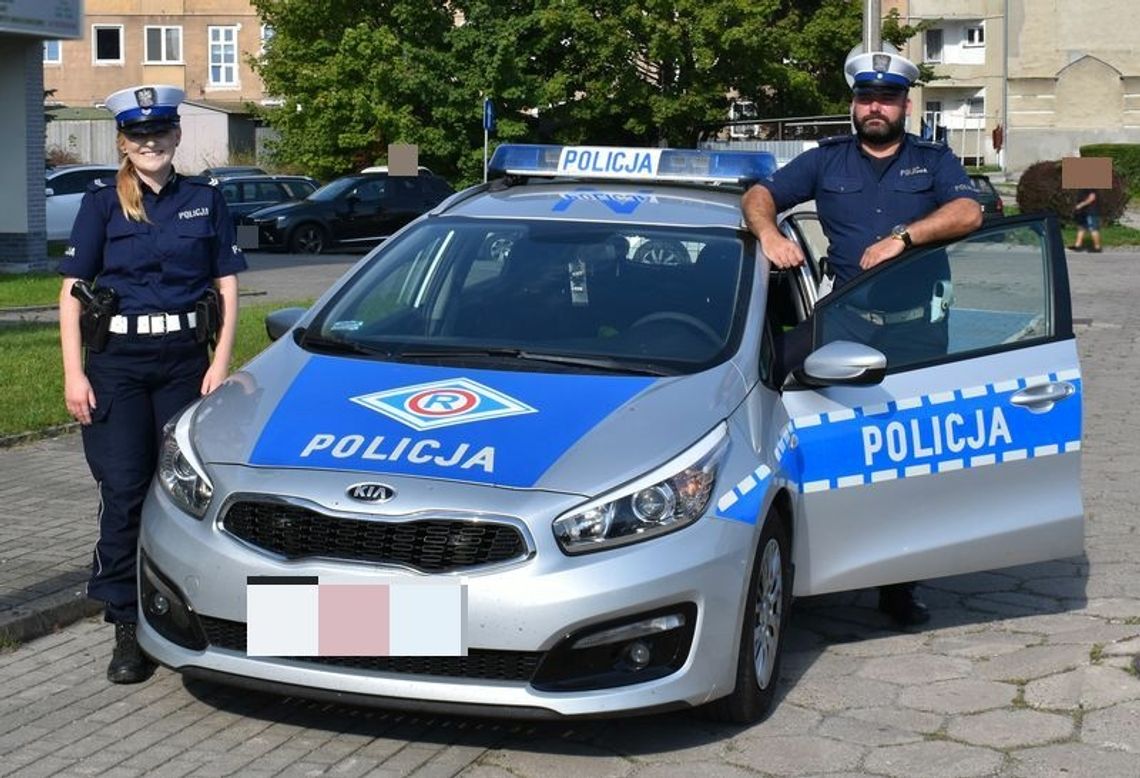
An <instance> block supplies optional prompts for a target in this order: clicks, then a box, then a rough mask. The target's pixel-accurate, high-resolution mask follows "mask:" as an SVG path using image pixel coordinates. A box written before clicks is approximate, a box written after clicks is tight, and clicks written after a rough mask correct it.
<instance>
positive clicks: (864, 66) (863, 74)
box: [843, 43, 918, 89]
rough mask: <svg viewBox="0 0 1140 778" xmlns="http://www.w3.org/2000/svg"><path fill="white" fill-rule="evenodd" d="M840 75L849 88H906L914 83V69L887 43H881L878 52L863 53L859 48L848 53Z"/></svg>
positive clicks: (911, 63)
mask: <svg viewBox="0 0 1140 778" xmlns="http://www.w3.org/2000/svg"><path fill="white" fill-rule="evenodd" d="M843 75H844V76H845V77H846V79H847V85H848V86H849V87H851V88H852V89H856V88H858V87H867V86H872V87H873V86H878V87H894V88H896V89H908V88H910V85H911V84H913V83H914V82H915V81H916V80H918V66H917V65H915V64H914V63H913V62H911V61H910V60H909V59H907V58H906V57H904V56H902V55H901V54H899V51H898V49H896V48H895V47H894V46H892V45H891V44H889V43H884V44H883V46H882V50H881V51H868V52H865V53H864V51H863V47H862V46H861V45H860V46H856V47H855V48H853V49H851V51H850V53H848V55H847V61H846V62H845V63H844V65H843Z"/></svg>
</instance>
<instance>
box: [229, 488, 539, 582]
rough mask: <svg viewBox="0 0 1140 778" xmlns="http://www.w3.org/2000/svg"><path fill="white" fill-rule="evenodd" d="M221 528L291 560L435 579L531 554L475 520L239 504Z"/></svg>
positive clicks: (504, 531) (514, 536) (514, 535)
mask: <svg viewBox="0 0 1140 778" xmlns="http://www.w3.org/2000/svg"><path fill="white" fill-rule="evenodd" d="M222 527H223V528H224V529H225V530H226V531H227V532H229V533H230V534H231V535H234V536H235V537H238V538H241V539H242V540H244V541H246V542H247V543H250V544H252V545H254V546H256V547H258V548H262V549H265V550H266V551H271V552H273V553H275V554H279V555H280V556H283V557H285V558H287V559H301V558H304V557H323V558H328V559H343V560H349V561H355V562H375V563H378V564H385V565H401V566H405V567H411V568H413V569H416V570H421V571H424V572H430V573H445V572H449V571H455V570H465V569H468V568H472V567H479V566H482V565H489V564H497V563H501V562H509V561H511V560H515V559H521V558H523V557H524V556H525V555H526V553H527V547H526V543H525V542H524V540H523V536H522V533H521V532H520V531H519V530H518V529H517V528H516V527H513V526H511V525H509V524H500V523H496V522H490V521H475V520H471V519H420V520H415V521H399V522H396V521H380V520H371V521H369V520H363V519H348V518H343V517H339V516H327V515H325V514H323V513H320V512H318V511H315V510H310V509H309V508H305V507H302V506H298V505H287V504H283V503H272V502H252V501H247V502H237V503H234V504H233V505H231V506H230V508H229V509H228V510H227V511H226V513H225V517H224V518H223V519H222Z"/></svg>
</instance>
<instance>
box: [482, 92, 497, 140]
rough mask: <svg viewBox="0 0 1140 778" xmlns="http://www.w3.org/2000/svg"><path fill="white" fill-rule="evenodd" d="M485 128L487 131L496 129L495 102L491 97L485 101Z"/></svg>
mask: <svg viewBox="0 0 1140 778" xmlns="http://www.w3.org/2000/svg"><path fill="white" fill-rule="evenodd" d="M483 129H484V130H486V131H487V132H494V131H495V104H494V103H492V102H491V98H489V97H488V98H487V99H485V100H484V101H483Z"/></svg>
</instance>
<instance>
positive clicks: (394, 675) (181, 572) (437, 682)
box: [139, 489, 756, 718]
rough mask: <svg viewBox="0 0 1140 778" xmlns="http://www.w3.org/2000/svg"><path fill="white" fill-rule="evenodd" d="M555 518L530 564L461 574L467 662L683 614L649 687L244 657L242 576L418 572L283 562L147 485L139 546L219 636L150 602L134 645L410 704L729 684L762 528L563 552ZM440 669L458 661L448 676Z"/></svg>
mask: <svg viewBox="0 0 1140 778" xmlns="http://www.w3.org/2000/svg"><path fill="white" fill-rule="evenodd" d="M558 510H560V508H559V509H558ZM549 524H550V522H549V520H548V519H547V518H545V517H544V518H542V519H539V520H535V521H534V522H529V526H530V528H531V532H532V534H533V535H534V542H535V554H534V555H533V556H532V557H531V558H529V559H528V560H526V561H523V562H521V563H513V564H510V565H506V566H502V567H497V568H493V569H487V570H481V571H475V572H473V573H471V574H468V575H466V576H464V577H463V580H464V581H465V583H466V585H467V602H468V610H467V624H466V628H467V635H468V639H467V644H468V646H469V655H470V656H469V657H468V658H459V659H462V661H463V662H467V661H468V660H469V659H470V661H471V662H473V663H475V664H479V663H480V662H482V661H483V660H488V661H491V662H501V661H504V659H503V658H504V657H506V660H507V661H512V662H513V661H518V662H522V663H523V664H525V663H527V662H532V663H534V664H536V665H539V666H541V665H542V663H543V662H544V661H546V660H547V659H548V658H549V657H550V656H551V655H552V653H554V652H557V651H561V652H562V654H565V649H566V647H567V645H568V644H569V643H573V642H574V639H573V638H571V637H570V636H577V635H581V634H584V633H588V632H589V631H590V630H591V629H597V628H599V627H606V626H610V625H613V624H621V623H628V622H630V621H636V620H638V619H641V618H642V617H644V616H645V615H646V614H654V613H663V612H673V611H677V610H679V609H684V608H689V609H690V610H689V613H691V616H690V625H689V629H690V630H691V635H685V643H686V648H687V650H686V651H684V652H683V654H681V657H682V660H681V661H680V662H679V663H678V664H679V666H677V667H676V668H675V669H674V668H670V669H669V671H668V673H667V674H665V675H664V676H663V677H655V678H652V679H651V680H647V681H639V680H636V678H635V679H633V681H632V682H630V679H628V678H627V679H626V680H625V681H624V682H623V685H613V686H608V687H605V688H578V689H575V688H567V687H565V686H564V687H562V688H561V690H552V689H553V688H555V687H552V686H551V685H550V684H548V683H545V684H544V683H542V682H541V679H539V680H540V682H539V683H536V682H535V681H534V678H531V677H527V675H526V672H525V671H524V672H522V673H521V674H519V673H514V674H511V673H507V674H505V675H504V676H502V677H492V676H495V673H487V672H482V671H479V672H476V673H469V672H468V671H466V670H464V669H460V670H459V671H458V672H456V671H455V669H454V666H455V660H456V658H449V659H452V660H453V661H452V662H450V663H449V662H447V661H442V662H437V663H436V664H432V663H431V662H430V661H429V662H427V663H426V664H425V663H423V662H415V661H414V659H413V658H409V662H403V663H402V662H401V660H403V658H393V659H392V661H391V662H388V661H387V660H385V659H384V658H381V659H380V660H379V661H372V662H369V661H359V662H352V661H348V662H338V661H335V660H332V659H331V658H325V657H321V658H317V659H315V660H314V659H304V658H278V657H250V656H248V655H246V653H245V652H244V650H242V649H241V648H240V646H241V645H242V643H241V642H240V641H241V640H243V639H244V628H245V624H244V621H245V615H244V610H245V582H246V577H247V576H250V575H259V576H266V575H270V576H271V575H292V576H296V575H308V576H312V575H316V576H318V577H319V576H340V577H343V576H345V575H346V574H347V575H356V576H365V577H366V576H367V575H368V574H369V573H372V574H379V573H382V574H384V575H385V576H387V577H389V578H391V577H392V576H397V577H399V576H407V577H408V580H423V579H424V576H423V575H422V574H417V573H413V572H408V571H399V570H392V569H383V570H380V569H379V568H377V567H375V566H367V565H360V564H357V563H344V562H336V561H330V560H297V561H287V560H281V559H278V558H275V557H273V556H271V555H269V554H266V553H263V552H260V551H258V550H256V549H253V548H250V547H249V546H248V545H244V544H242V543H239V542H238V541H236V540H234V539H233V538H231V537H230V536H228V535H226V534H225V532H224V531H222V530H219V529H218V528H217V527H216V526H215V525H214V523H213V522H212V521H210V520H209V518H208V519H207V520H206V521H197V520H195V519H193V518H191V517H189V516H187V515H185V514H183V513H182V512H181V511H179V510H178V509H177V508H176V507H175V506H174V505H173V504H171V503H170V502H169V500H168V499H167V498H166V496H165V494H164V493H162V492H161V490H159V489H152V492H151V494H150V496H149V497H148V500H147V504H146V508H145V510H144V519H143V528H142V534H141V540H140V549H141V553H142V555H143V557H144V559H145V560H146V561H147V563H148V564H149V565H150V566H151V567H152V568H153V569H154V570H155V571H157V572H158V573H159V574H160V575H161V576H162V578H163V579H164V580H165V581H166V582H167V584H169V585H170V586H173V587H174V588H175V589H177V591H178V593H179V595H180V596H182V597H184V598H185V599H186V601H187V602H188V604H189V606H190V607H191V608H192V609H193V611H194V612H195V613H196V614H197V615H198V617H199V618H200V619H201V621H202V622H203V623H206V624H208V625H209V626H210V628H211V629H213V630H217V629H221V630H223V631H222V632H214V633H213V634H210V632H211V629H207V630H205V633H206V634H207V635H208V637H207V639H206V640H205V647H204V648H201V649H200V650H199V649H195V648H188V647H186V646H184V645H179V643H178V642H175V641H173V640H170V639H168V638H166V637H163V635H162V634H160V632H159V631H158V630H156V629H155V627H154V626H153V625H152V624H151V623H150V622H149V621H148V620H147V614H146V613H145V610H144V613H142V614H140V630H139V642H140V644H141V645H142V647H143V649H144V650H145V651H146V652H147V653H148V654H149V655H151V656H152V657H153V658H155V659H156V660H157V661H159V662H160V663H162V664H164V665H167V666H168V667H171V668H173V669H175V670H178V671H180V672H183V673H185V674H187V675H191V676H199V677H207V678H212V679H214V680H222V681H225V682H227V683H234V684H236V685H239V686H245V687H248V688H257V689H263V690H275V691H278V692H280V693H284V694H300V695H302V696H308V697H317V698H323V699H336V700H341V701H347V702H353V703H361V702H366V703H370V704H374V705H379V706H382V707H389V708H396V709H407V710H432V711H438V712H452V713H465V714H485V715H509V716H516V717H529V718H533V717H550V716H599V715H602V716H606V715H618V714H622V713H627V712H649V711H657V710H665V709H669V708H674V707H685V706H692V705H699V704H702V703H705V702H708V701H709V700H712V699H715V698H716V697H720V696H723V695H725V694H728V693H730V692H731V691H732V688H733V684H734V681H735V672H736V660H737V649H738V646H739V636H740V631H739V630H740V623H741V618H740V612H741V608H742V607H743V603H744V601H745V596H744V595H745V591H744V590H745V589H746V586H747V580H748V572H749V571H748V566H749V564H750V562H751V559H752V554H753V547H754V543H755V539H754V537H753V533H754V532H755V531H756V528H755V527H753V526H751V525H746V524H740V523H737V522H731V521H725V520H721V519H716V518H713V517H710V516H706V517H704V518H702V519H701V520H700V521H698V522H696V523H695V524H694V525H692V526H690V527H688V528H686V529H684V530H681V531H679V532H676V533H673V534H671V535H666V536H664V537H660V538H656V539H653V540H650V541H647V542H644V543H640V544H635V545H631V546H627V547H624V548H619V549H614V550H612V551H607V552H601V553H596V554H589V555H585V556H580V557H567V556H565V555H563V554H562V553H561V552H560V551H559V550H558V549H557V546H556V545H555V542H554V540H553V536H552V533H551V532H550V529H549ZM428 577H429V578H430V576H428ZM144 606H145V602H144ZM226 630H228V633H226V632H225V631H226ZM225 634H228V635H229V637H228V638H226V637H224V635H225ZM220 636H222V637H220ZM226 646H228V647H226ZM654 649H655V650H656V646H654ZM438 667H449V668H451V669H450V670H449V671H448V673H449V674H443V671H440V670H437V669H436V668H438ZM658 675H660V674H658ZM473 676H474V677H473ZM504 678H505V679H504ZM587 685H588V684H587ZM555 686H557V685H555ZM570 687H573V684H570Z"/></svg>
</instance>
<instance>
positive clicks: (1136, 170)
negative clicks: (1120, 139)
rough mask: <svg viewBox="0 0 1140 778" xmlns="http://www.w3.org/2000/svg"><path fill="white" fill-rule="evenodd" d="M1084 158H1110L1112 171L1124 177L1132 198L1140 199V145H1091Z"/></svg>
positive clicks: (1083, 150)
mask: <svg viewBox="0 0 1140 778" xmlns="http://www.w3.org/2000/svg"><path fill="white" fill-rule="evenodd" d="M1081 156H1082V157H1109V158H1111V159H1112V169H1113V170H1114V171H1116V172H1117V173H1120V175H1122V176H1123V177H1124V181H1125V186H1126V187H1127V189H1128V194H1129V196H1130V197H1140V143H1090V144H1089V145H1087V146H1081Z"/></svg>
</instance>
